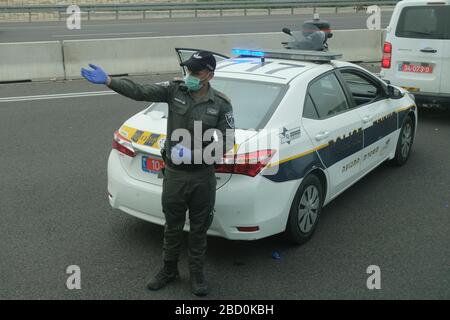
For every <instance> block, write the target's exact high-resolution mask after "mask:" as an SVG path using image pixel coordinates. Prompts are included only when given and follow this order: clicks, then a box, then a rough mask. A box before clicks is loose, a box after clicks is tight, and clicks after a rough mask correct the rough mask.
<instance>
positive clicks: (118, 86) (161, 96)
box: [81, 64, 169, 102]
mask: <svg viewBox="0 0 450 320" xmlns="http://www.w3.org/2000/svg"><path fill="white" fill-rule="evenodd" d="M89 66H90V67H91V68H92V70H88V69H84V68H82V69H81V75H82V76H83V77H84V78H85V79H86V80H88V81H89V82H91V83H95V84H105V85H107V86H108V87H109V88H110V89H112V90H114V91H116V92H117V93H119V94H121V95H123V96H125V97H128V98H131V99H133V100H137V101H151V102H168V100H169V88H168V87H167V86H162V85H158V84H145V85H143V84H138V83H135V82H133V81H132V80H130V79H124V78H122V79H113V78H111V77H110V76H109V75H108V74H107V73H106V72H105V71H104V70H103V69H102V68H100V67H98V66H96V65H94V64H89Z"/></svg>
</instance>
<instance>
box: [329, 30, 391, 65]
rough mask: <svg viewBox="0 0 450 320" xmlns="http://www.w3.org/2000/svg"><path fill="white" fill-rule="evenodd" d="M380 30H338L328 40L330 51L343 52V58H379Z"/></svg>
mask: <svg viewBox="0 0 450 320" xmlns="http://www.w3.org/2000/svg"><path fill="white" fill-rule="evenodd" d="M381 34H382V30H367V29H361V30H338V31H333V38H331V39H330V40H328V44H329V47H330V51H333V52H341V53H343V54H344V57H343V60H346V61H363V62H372V61H380V60H381V56H382V53H381V48H382V36H381Z"/></svg>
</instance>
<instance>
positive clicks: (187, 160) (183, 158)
mask: <svg viewBox="0 0 450 320" xmlns="http://www.w3.org/2000/svg"><path fill="white" fill-rule="evenodd" d="M170 159H171V160H172V162H173V163H174V164H176V165H179V164H182V163H184V164H191V160H192V153H191V150H190V149H188V148H186V147H185V146H183V145H182V144H181V143H178V144H176V145H175V146H173V148H172V151H171V154H170Z"/></svg>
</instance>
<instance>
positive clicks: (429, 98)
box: [412, 92, 450, 108]
mask: <svg viewBox="0 0 450 320" xmlns="http://www.w3.org/2000/svg"><path fill="white" fill-rule="evenodd" d="M412 94H413V95H414V97H415V98H416V102H417V103H419V104H422V103H428V104H440V105H442V106H443V107H447V108H450V94H444V93H430V92H412Z"/></svg>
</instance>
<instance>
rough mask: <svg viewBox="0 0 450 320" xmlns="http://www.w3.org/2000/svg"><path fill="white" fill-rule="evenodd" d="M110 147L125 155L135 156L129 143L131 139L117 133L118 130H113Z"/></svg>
mask: <svg viewBox="0 0 450 320" xmlns="http://www.w3.org/2000/svg"><path fill="white" fill-rule="evenodd" d="M112 148H113V149H116V150H117V151H119V152H120V153H123V154H125V155H127V156H130V157H134V156H136V152H135V151H134V149H133V146H132V144H131V140H130V139H127V138H125V137H124V136H123V135H121V134H120V133H119V131H115V132H114V139H113V142H112Z"/></svg>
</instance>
